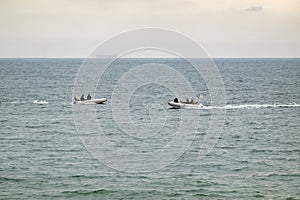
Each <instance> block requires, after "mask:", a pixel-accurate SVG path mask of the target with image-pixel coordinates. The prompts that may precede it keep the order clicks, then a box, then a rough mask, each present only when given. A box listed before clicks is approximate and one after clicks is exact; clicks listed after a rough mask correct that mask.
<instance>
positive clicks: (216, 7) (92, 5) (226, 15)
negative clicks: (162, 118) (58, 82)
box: [0, 0, 300, 57]
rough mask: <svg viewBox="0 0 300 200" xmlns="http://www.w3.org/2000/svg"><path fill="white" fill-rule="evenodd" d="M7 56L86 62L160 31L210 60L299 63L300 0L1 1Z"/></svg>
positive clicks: (1, 53)
mask: <svg viewBox="0 0 300 200" xmlns="http://www.w3.org/2000/svg"><path fill="white" fill-rule="evenodd" d="M0 27H1V32H0V57H87V56H88V55H89V54H90V52H91V51H92V50H93V49H94V48H96V47H97V46H98V45H99V44H101V43H102V42H104V41H106V40H108V39H110V38H111V37H112V36H114V35H117V34H120V33H122V32H125V31H130V30H133V29H137V28H143V27H159V28H163V29H169V30H174V31H177V32H179V33H181V34H184V35H186V36H188V37H189V38H191V39H193V40H194V41H195V42H197V43H198V44H200V45H202V47H203V48H204V49H205V50H206V52H207V53H208V55H209V56H211V57H300V0H210V1H207V0H89V1H87V0H0Z"/></svg>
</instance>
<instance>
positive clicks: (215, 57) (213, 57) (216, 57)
mask: <svg viewBox="0 0 300 200" xmlns="http://www.w3.org/2000/svg"><path fill="white" fill-rule="evenodd" d="M109 58H110V57H107V58H96V57H95V58H92V59H109ZM116 58H118V57H116ZM128 58H129V59H130V58H134V59H137V58H139V59H149V58H161V59H162V58H166V59H170V58H173V59H174V58H178V57H121V59H128ZM187 58H191V59H199V58H201V57H187ZM208 58H212V59H222V58H232V59H238V58H258V59H259V58H261V59H264V58H300V56H276V57H275V56H266V57H264V56H257V57H255V56H249V57H242V56H211V57H208ZM0 59H88V57H72V56H65V57H61V56H60V57H59V56H57V57H56V56H53V57H52V56H51V57H39V56H37V57H31V56H30V57H29V56H28V57H27V56H26V57H25V56H24V57H22V56H20V57H17V56H16V57H1V56H0Z"/></svg>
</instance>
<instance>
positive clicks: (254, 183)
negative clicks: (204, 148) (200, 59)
mask: <svg viewBox="0 0 300 200" xmlns="http://www.w3.org/2000/svg"><path fill="white" fill-rule="evenodd" d="M214 61H215V63H216V65H217V66H218V68H219V70H220V74H221V76H222V79H223V82H224V86H225V91H226V105H225V106H223V107H213V106H212V105H211V102H210V95H209V90H208V88H207V86H206V83H205V81H204V80H203V78H202V77H201V76H199V75H197V73H195V71H194V70H193V68H190V67H189V66H188V64H187V63H186V62H185V61H182V60H178V59H121V60H118V61H117V62H115V63H114V64H113V65H112V66H111V67H110V68H108V69H107V70H106V71H105V72H104V74H103V76H102V77H101V81H99V82H98V85H97V87H96V90H95V91H96V92H95V97H106V98H107V99H108V101H107V102H106V103H105V104H101V105H96V106H94V105H73V97H74V95H78V96H80V95H81V94H73V88H74V84H75V81H76V76H77V73H78V70H79V69H80V66H81V64H82V62H83V60H82V59H0V72H1V73H0V77H1V83H0V110H1V115H0V127H1V129H0V155H1V156H0V199H53V198H55V199H71V198H72V199H83V198H86V199H256V198H262V199H299V198H300V192H299V191H300V167H299V164H300V161H299V155H300V127H299V124H300V89H299V87H300V59H215V60H214ZM145 63H158V64H163V65H167V66H171V67H172V68H174V69H175V70H177V71H179V73H180V74H182V75H183V76H184V77H185V78H186V79H187V80H189V81H190V82H191V84H192V86H193V88H194V90H195V91H197V92H198V93H199V94H201V95H202V99H201V102H202V103H203V104H204V109H189V110H178V109H170V108H169V106H168V104H167V103H168V101H171V100H172V99H173V98H174V93H173V92H172V90H171V88H168V87H164V86H163V85H159V84H146V85H142V86H141V87H138V88H137V89H136V90H134V91H132V92H131V93H130V94H131V95H130V101H129V102H127V101H124V103H126V106H127V108H128V109H129V111H130V122H131V123H133V124H135V125H136V126H135V128H131V129H128V130H127V129H126V127H125V128H124V127H123V125H122V122H123V121H122V120H125V121H126V120H127V119H126V117H123V118H122V116H121V117H120V118H119V119H117V118H116V117H118V116H115V115H116V114H119V113H121V115H122V112H120V110H121V111H122V109H121V108H119V107H118V106H113V104H112V103H111V102H112V101H111V98H112V97H113V96H112V94H113V91H114V90H115V88H116V87H115V86H116V85H117V84H118V81H119V80H120V79H122V77H123V75H124V73H126V72H128V71H129V70H130V69H132V68H133V67H135V66H140V65H143V64H145ZM158 75H159V74H158ZM164 79H165V80H164V81H167V82H168V81H169V82H170V83H171V86H172V87H176V86H177V84H178V83H177V82H176V80H174V77H172V76H168V75H165V76H164ZM125 90H126V87H125V88H123V91H124V93H125V92H128V91H125ZM92 91H93V90H92V89H91V91H87V92H86V93H85V95H87V93H92ZM129 92H130V91H129ZM116 95H117V96H118V95H121V94H118V93H117V94H116ZM196 95H197V94H195V96H196ZM180 98H185V96H180ZM190 98H191V97H190ZM120 102H122V99H120ZM117 105H118V104H117ZM76 106H77V107H76ZM78 106H80V107H78ZM76 108H80V109H86V110H89V109H91V108H93V109H95V112H96V113H95V114H96V115H95V116H96V119H97V120H96V123H98V125H99V127H101V129H102V130H103V131H104V134H105V135H106V137H107V138H108V140H109V141H110V142H111V143H112V144H113V146H111V149H106V151H107V152H106V154H105V155H106V156H107V157H105V159H103V160H101V159H99V158H97V157H95V156H93V155H94V154H93V151H95V149H94V150H91V149H89V147H88V145H87V144H85V143H84V142H83V139H82V135H81V134H80V133H79V132H78V131H77V129H76V127H77V126H76V123H75V121H74V111H75V110H76ZM217 109H221V110H225V111H226V116H225V119H224V126H223V129H222V132H221V134H220V136H219V138H218V140H217V143H216V144H215V145H213V148H212V150H211V151H210V152H209V153H208V154H207V155H206V156H205V157H204V158H200V157H199V152H200V151H201V145H202V143H203V141H205V140H204V139H205V136H206V134H207V130H208V127H209V122H210V120H211V117H212V113H213V111H214V110H217ZM182 114H186V115H187V116H188V118H185V119H182V118H181V117H182ZM196 119H197V120H198V119H200V120H199V121H200V125H199V126H197V127H196V128H195V127H193V126H191V127H188V128H187V129H185V130H184V131H185V132H184V134H185V136H186V137H185V138H184V140H185V142H186V143H184V144H188V145H186V146H184V152H182V153H181V154H173V152H177V150H178V151H179V152H180V149H182V146H180V145H178V146H176V145H175V146H172V149H169V150H170V151H168V148H166V151H167V153H168V154H163V153H161V154H162V156H161V157H160V158H161V159H165V160H168V157H166V156H165V157H164V155H171V157H172V156H175V157H174V158H176V159H173V160H172V159H171V160H172V162H170V163H164V165H163V166H162V167H160V168H159V169H155V170H151V168H147V169H148V170H147V172H144V171H139V168H135V166H137V165H136V164H139V165H141V164H143V163H144V165H145V166H151V165H152V166H153V169H154V168H155V167H156V166H157V165H159V164H161V163H163V162H161V160H157V162H153V160H151V157H148V158H149V159H147V157H144V156H141V157H137V159H135V160H130V158H129V157H120V156H119V155H116V154H114V152H115V150H116V149H126V150H128V151H130V152H134V151H137V152H139V153H140V155H142V154H143V153H145V154H146V153H149V152H150V153H153V152H159V151H158V150H160V149H163V147H165V146H166V145H167V144H168V143H170V142H171V141H172V139H173V138H174V137H178V135H176V134H175V132H176V130H178V129H179V128H180V126H181V124H180V123H181V121H184V120H188V121H189V122H191V124H193V123H194V121H196ZM118 120H119V121H118ZM129 127H131V126H129ZM145 130H146V131H145ZM85 134H87V135H89V134H91V135H92V134H95V133H89V132H87V133H85ZM96 134H97V133H96ZM179 134H183V133H179ZM167 147H168V146H167ZM177 148H178V149H177ZM147 155H148V154H147ZM149 155H150V156H151V155H154V154H149ZM155 155H156V154H155ZM150 160H151V163H149V161H150ZM150 164H151V165H150ZM123 165H124V166H125V165H126V166H127V165H128V166H133V168H132V169H136V171H126V169H125V170H120V169H123V168H122V166H123ZM149 169H150V170H149Z"/></svg>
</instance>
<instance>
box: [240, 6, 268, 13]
mask: <svg viewBox="0 0 300 200" xmlns="http://www.w3.org/2000/svg"><path fill="white" fill-rule="evenodd" d="M263 9H264V8H263V7H262V6H250V7H248V8H246V9H244V10H245V11H247V12H260V11H262V10H263Z"/></svg>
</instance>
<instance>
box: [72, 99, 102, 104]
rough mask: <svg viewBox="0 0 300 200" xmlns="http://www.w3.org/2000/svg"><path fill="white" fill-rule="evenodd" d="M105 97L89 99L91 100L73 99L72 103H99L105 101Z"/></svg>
mask: <svg viewBox="0 0 300 200" xmlns="http://www.w3.org/2000/svg"><path fill="white" fill-rule="evenodd" d="M106 101H107V99H106V98H100V99H91V100H84V101H75V102H74V104H101V103H104V102H106Z"/></svg>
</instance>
